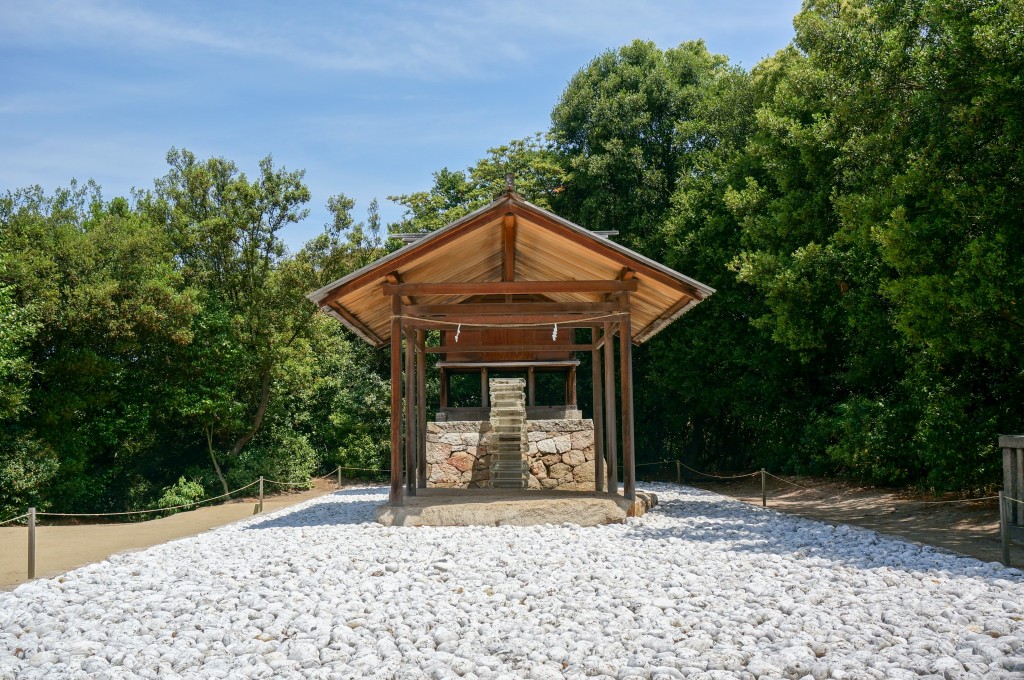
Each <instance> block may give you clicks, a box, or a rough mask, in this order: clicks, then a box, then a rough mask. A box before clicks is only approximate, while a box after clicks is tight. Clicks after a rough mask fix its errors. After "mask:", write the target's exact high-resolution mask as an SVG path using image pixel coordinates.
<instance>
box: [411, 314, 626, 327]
mask: <svg viewBox="0 0 1024 680" xmlns="http://www.w3.org/2000/svg"><path fill="white" fill-rule="evenodd" d="M623 314H624V312H610V313H608V314H600V315H598V316H587V317H567V318H566V319H561V320H559V321H544V322H543V323H460V322H458V321H441V320H440V319H428V318H424V317H421V316H410V315H409V314H398V315H396V316H395V318H396V319H402V320H403V321H405V320H406V319H408V320H409V321H419V322H421V323H430V324H437V325H439V326H468V327H469V328H542V327H544V326H557V325H558V324H563V325H565V324H567V323H583V322H586V321H602V320H604V319H617V318H619V317H620V316H622V315H623Z"/></svg>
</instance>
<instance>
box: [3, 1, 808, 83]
mask: <svg viewBox="0 0 1024 680" xmlns="http://www.w3.org/2000/svg"><path fill="white" fill-rule="evenodd" d="M767 4H768V6H767V7H766V6H765V4H764V3H759V2H758V3H752V2H738V1H734V2H720V3H704V2H699V1H698V0H687V1H683V2H675V3H664V2H652V1H646V2H626V3H623V2H616V1H613V0H564V1H561V2H558V3H552V2H551V1H550V0H519V1H518V2H516V1H505V2H499V1H497V0H491V1H488V2H479V3H444V2H441V3H430V4H424V3H413V2H407V1H404V0H393V1H391V2H379V3H374V4H372V5H361V4H356V3H324V4H321V5H308V4H300V5H276V4H275V5H271V4H251V3H240V4H236V5H232V4H224V3H202V4H199V5H171V6H169V5H165V4H149V5H138V4H132V5H128V4H124V3H122V2H118V1H116V0H79V1H73V2H72V1H68V0H48V1H39V2H32V3H8V4H3V5H0V36H2V37H3V39H4V42H6V43H8V44H18V43H22V44H26V43H28V44H35V45H42V46H50V47H53V46H60V45H61V44H70V45H84V46H90V47H103V48H106V49H112V50H117V49H122V48H129V49H132V50H144V51H152V52H173V51H175V50H181V49H189V50H207V51H211V52H215V53H221V54H228V55H238V56H243V57H252V58H264V59H272V60H283V61H287V62H291V63H293V64H296V65H299V66H303V67H307V68H316V69H325V70H333V71H343V72H359V73H371V74H392V75H404V76H412V77H420V78H427V79H430V80H438V79H444V78H451V77H461V78H467V77H473V78H479V77H486V76H487V75H488V74H489V73H491V72H493V71H494V70H495V69H496V68H499V67H506V68H507V65H508V64H509V63H512V64H517V63H528V62H531V61H534V60H537V59H542V58H543V54H544V53H545V52H547V51H557V50H559V49H565V48H569V49H572V48H574V47H576V48H578V47H580V46H581V45H587V46H589V45H594V44H599V45H605V46H615V45H618V44H622V43H623V42H626V41H628V40H630V39H632V38H634V37H643V38H645V39H653V40H655V42H658V43H659V44H660V45H661V46H663V47H667V46H671V45H674V44H676V43H678V42H680V41H681V40H685V39H691V38H696V37H699V36H700V35H702V34H704V33H707V32H710V31H716V32H723V31H724V32H731V33H736V32H744V31H751V30H757V29H758V28H760V27H764V26H768V25H770V24H771V23H772V22H774V24H777V22H778V14H779V8H778V7H777V6H775V7H773V6H772V3H767ZM792 4H793V5H794V6H795V5H796V0H793V2H792ZM171 8H173V9H171ZM794 11H795V10H794Z"/></svg>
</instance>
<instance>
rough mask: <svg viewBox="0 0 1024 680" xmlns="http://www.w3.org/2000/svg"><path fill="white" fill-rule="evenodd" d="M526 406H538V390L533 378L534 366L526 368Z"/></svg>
mask: <svg viewBox="0 0 1024 680" xmlns="http://www.w3.org/2000/svg"><path fill="white" fill-rule="evenodd" d="M526 405H527V406H536V405H537V388H536V381H535V380H534V376H533V366H528V367H527V368H526Z"/></svg>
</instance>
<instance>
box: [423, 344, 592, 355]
mask: <svg viewBox="0 0 1024 680" xmlns="http://www.w3.org/2000/svg"><path fill="white" fill-rule="evenodd" d="M592 349H594V347H593V346H592V345H500V346H495V345H442V346H440V347H427V348H426V349H425V350H424V351H425V352H426V353H427V354H447V353H448V352H457V353H465V352H480V353H481V354H504V353H505V352H589V351H591V350H592Z"/></svg>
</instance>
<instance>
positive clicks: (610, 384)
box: [604, 323, 619, 496]
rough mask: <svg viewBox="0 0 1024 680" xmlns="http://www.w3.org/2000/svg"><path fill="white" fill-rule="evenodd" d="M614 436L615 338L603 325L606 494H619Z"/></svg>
mask: <svg viewBox="0 0 1024 680" xmlns="http://www.w3.org/2000/svg"><path fill="white" fill-rule="evenodd" d="M616 439H617V437H616V435H615V337H614V336H613V335H612V324H611V323H605V325H604V452H605V456H606V461H605V463H606V464H607V466H608V470H607V472H608V493H610V494H612V495H613V496H615V495H618V493H619V469H618V468H619V464H618V461H617V460H616V458H617V456H616V450H617V447H618V444H617V443H616V441H615V440H616Z"/></svg>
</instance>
